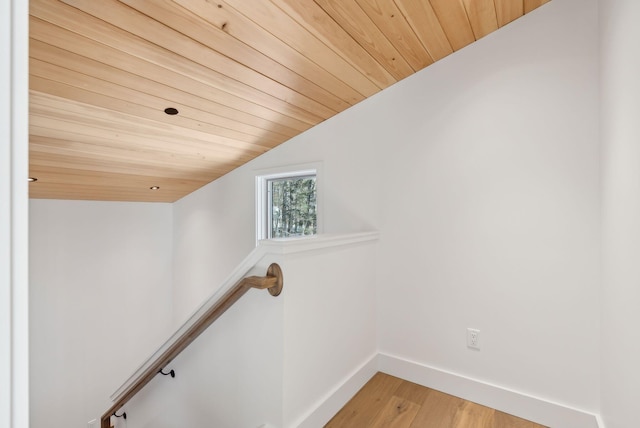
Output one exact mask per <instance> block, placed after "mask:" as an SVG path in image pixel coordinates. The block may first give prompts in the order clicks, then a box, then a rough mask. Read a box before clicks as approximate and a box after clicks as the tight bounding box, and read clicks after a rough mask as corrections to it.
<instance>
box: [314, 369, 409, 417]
mask: <svg viewBox="0 0 640 428" xmlns="http://www.w3.org/2000/svg"><path fill="white" fill-rule="evenodd" d="M401 383H402V380H401V379H398V378H396V377H393V376H389V375H387V374H384V373H376V374H375V376H373V378H371V380H370V381H369V382H368V383H367V384H366V385H365V388H366V389H364V388H363V390H361V391H360V392H358V393H357V394H356V395H355V396H354V397H353V398H352V399H351V400H350V401H349V403H347V405H345V407H344V408H343V409H342V410H341V411H340V412H338V413H337V414H336V415H335V416H334V417H333V419H331V421H329V423H328V424H327V425H326V427H327V428H341V427H365V426H367V424H368V423H369V421H371V420H373V419H374V418H375V417H376V416H377V414H378V413H379V412H380V411H381V408H382V406H383V404H384V403H385V402H386V401H388V400H389V399H390V398H391V397H392V396H393V393H394V391H395V390H396V389H398V386H400V384H401Z"/></svg>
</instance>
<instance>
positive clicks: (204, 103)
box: [29, 39, 299, 140]
mask: <svg viewBox="0 0 640 428" xmlns="http://www.w3.org/2000/svg"><path fill="white" fill-rule="evenodd" d="M29 52H30V55H31V58H30V62H33V61H41V62H42V63H45V64H48V65H50V66H52V67H61V68H63V69H65V70H69V73H70V74H83V75H85V76H87V77H94V78H96V79H100V80H102V81H104V82H106V83H111V84H113V85H117V86H121V87H123V88H127V89H131V90H135V95H133V94H132V95H131V97H130V98H127V100H135V101H136V103H141V102H144V105H147V106H148V107H151V108H155V109H157V110H158V111H160V110H163V109H164V108H166V107H169V106H171V107H177V108H178V110H180V116H185V117H191V118H192V119H194V120H198V121H202V122H205V123H208V124H211V125H214V126H219V127H221V128H226V129H230V130H233V131H237V132H241V133H246V134H249V135H254V136H261V137H262V136H265V137H267V138H268V139H270V138H273V140H278V139H280V138H283V137H284V138H291V137H294V136H295V135H297V134H298V132H299V131H297V130H295V129H293V128H289V127H286V126H284V125H280V124H278V123H275V122H271V121H268V120H265V119H262V118H260V117H258V116H254V115H251V114H248V113H244V112H242V111H240V110H235V109H233V108H229V107H227V106H225V105H222V104H219V103H216V102H213V101H211V100H209V99H206V98H202V97H199V96H195V95H192V94H189V93H186V92H184V91H181V90H179V89H176V88H173V87H171V86H167V85H165V84H162V83H158V82H156V81H154V80H151V79H147V78H143V77H142V76H138V75H135V74H132V73H130V72H128V71H124V70H121V69H118V68H115V67H112V66H110V65H108V64H104V63H101V62H98V61H94V60H92V59H89V58H87V57H83V56H80V55H76V54H74V53H72V52H69V51H65V50H63V49H60V48H57V47H55V46H52V45H49V44H46V43H43V42H41V41H39V40H35V39H30V40H29ZM56 63H58V64H56ZM60 64H63V66H61V65H60ZM77 70H82V72H81V71H77ZM30 73H31V74H32V75H36V76H42V78H43V79H47V81H51V80H49V79H51V78H52V77H53V76H50V75H48V74H46V72H45V73H39V69H38V70H36V69H34V68H33V67H31V69H30ZM56 80H58V81H59V82H62V83H63V84H69V85H73V86H76V87H80V86H79V85H78V83H77V80H76V79H70V78H69V77H68V76H64V78H60V77H59V76H58V77H56ZM70 80H71V81H72V82H70ZM34 81H38V80H34ZM30 83H31V81H30ZM82 89H85V88H82ZM53 90H54V89H53V88H51V89H49V88H46V87H45V88H42V87H40V88H39V89H38V91H39V92H44V93H46V92H50V93H52V94H53V95H56V94H55V93H53ZM110 94H111V92H110ZM163 114H164V113H163Z"/></svg>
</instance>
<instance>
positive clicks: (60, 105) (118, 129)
mask: <svg viewBox="0 0 640 428" xmlns="http://www.w3.org/2000/svg"><path fill="white" fill-rule="evenodd" d="M30 113H31V114H33V115H34V117H42V118H44V119H48V118H53V119H58V120H60V121H63V122H65V125H64V126H74V125H86V127H89V128H96V129H98V131H97V134H96V135H112V136H116V139H123V138H125V137H126V136H127V135H131V136H134V138H139V139H140V140H141V141H143V140H152V141H153V140H157V141H158V142H166V143H169V142H173V143H174V144H179V145H180V146H184V147H189V146H192V147H195V148H198V149H201V148H206V149H208V150H210V151H216V152H219V153H220V154H222V153H237V152H246V151H248V152H254V154H259V153H260V154H261V153H263V152H264V150H265V148H264V147H260V146H257V145H255V144H251V143H245V142H241V141H238V140H232V139H228V138H222V137H220V136H212V135H211V134H207V133H204V132H201V131H194V130H189V129H186V128H183V127H179V126H176V125H174V124H172V123H162V122H159V121H155V120H148V119H143V118H140V117H135V116H131V115H127V114H124V113H120V112H116V111H112V110H107V109H102V108H98V107H95V106H91V105H88V104H83V103H78V102H74V101H70V100H66V99H62V98H59V97H53V96H48V95H46V94H37V93H34V94H33V96H32V97H31V103H30ZM33 123H34V124H36V122H33ZM39 123H40V124H41V123H42V121H40V122H39ZM53 126H54V128H53V129H58V128H61V127H62V126H61V125H56V124H55V120H54V121H53ZM67 129H70V128H67Z"/></svg>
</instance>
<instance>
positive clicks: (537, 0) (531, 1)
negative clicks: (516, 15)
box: [524, 0, 551, 13]
mask: <svg viewBox="0 0 640 428" xmlns="http://www.w3.org/2000/svg"><path fill="white" fill-rule="evenodd" d="M549 1H551V0H524V13H529V12H531V11H532V10H534V9H537V8H539V7H540V6H542V5H543V4H545V3H549Z"/></svg>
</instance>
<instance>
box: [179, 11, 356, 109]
mask: <svg viewBox="0 0 640 428" xmlns="http://www.w3.org/2000/svg"><path fill="white" fill-rule="evenodd" d="M174 1H175V2H176V3H177V4H180V6H182V7H183V8H185V9H188V10H189V11H191V12H192V13H194V14H196V15H198V16H200V17H201V18H202V19H204V20H206V21H207V22H209V23H210V24H211V25H213V26H215V27H216V28H221V29H223V30H224V32H226V33H227V34H229V35H231V36H233V37H235V38H236V39H238V40H239V41H241V42H242V43H245V44H247V45H248V46H251V47H252V48H253V49H255V50H257V51H259V52H263V53H264V54H265V55H266V56H268V57H270V58H273V59H274V60H276V61H278V62H279V63H281V64H282V65H284V66H285V67H287V68H289V69H291V70H297V71H298V72H299V73H300V74H301V75H303V76H305V77H306V78H307V79H308V80H310V81H312V82H315V83H316V84H318V85H319V86H321V87H322V88H325V89H326V90H327V91H329V92H330V93H332V94H334V95H336V96H338V97H340V98H341V99H342V100H344V101H345V102H347V103H348V104H351V105H353V104H356V103H358V102H360V101H362V100H363V99H364V98H365V97H364V95H363V94H361V93H359V92H358V91H357V90H356V89H355V88H353V87H351V86H349V85H348V84H347V83H345V82H344V81H342V80H341V79H340V78H339V76H335V75H333V74H331V73H329V72H328V71H327V70H325V69H324V68H322V67H321V66H320V65H318V64H316V63H315V62H313V61H311V60H310V59H309V58H307V57H306V56H304V55H303V54H301V53H300V52H298V51H296V50H295V49H293V48H292V47H291V46H289V45H288V44H286V43H284V42H283V41H282V40H280V39H278V38H277V37H275V36H274V35H273V34H271V33H270V32H268V31H267V30H265V29H264V28H262V27H260V26H259V25H257V24H256V23H254V22H253V21H251V20H249V18H247V17H246V16H244V15H242V14H241V13H240V12H238V11H237V10H235V9H234V8H232V7H230V6H228V5H226V6H225V5H223V4H222V3H219V4H212V3H210V2H208V1H201V0H196V1H193V0H174Z"/></svg>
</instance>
